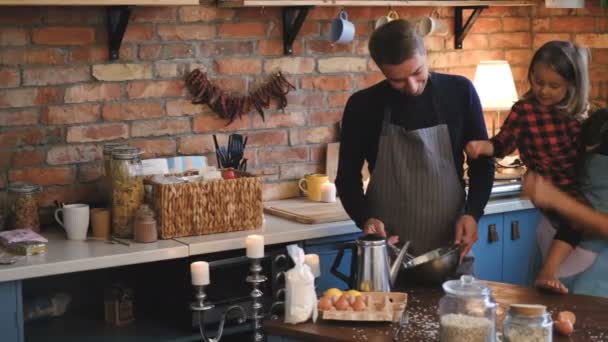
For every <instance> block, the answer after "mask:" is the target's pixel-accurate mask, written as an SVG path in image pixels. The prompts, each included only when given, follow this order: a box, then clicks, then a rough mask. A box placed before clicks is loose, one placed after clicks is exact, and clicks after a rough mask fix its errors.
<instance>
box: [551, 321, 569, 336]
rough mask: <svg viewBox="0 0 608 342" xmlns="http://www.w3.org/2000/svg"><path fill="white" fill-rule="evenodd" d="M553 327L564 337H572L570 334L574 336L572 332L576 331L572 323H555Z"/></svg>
mask: <svg viewBox="0 0 608 342" xmlns="http://www.w3.org/2000/svg"><path fill="white" fill-rule="evenodd" d="M553 326H554V327H555V330H557V332H558V333H559V334H561V335H564V336H570V334H572V332H573V331H574V326H572V323H571V322H570V321H555V323H553Z"/></svg>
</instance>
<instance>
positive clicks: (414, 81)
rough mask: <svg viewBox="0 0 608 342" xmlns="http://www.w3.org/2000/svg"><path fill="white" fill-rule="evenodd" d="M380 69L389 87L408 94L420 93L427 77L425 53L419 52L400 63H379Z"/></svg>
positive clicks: (415, 94)
mask: <svg viewBox="0 0 608 342" xmlns="http://www.w3.org/2000/svg"><path fill="white" fill-rule="evenodd" d="M380 71H382V73H383V74H384V76H386V79H387V80H388V82H389V83H390V85H391V87H393V88H394V89H395V90H397V91H400V92H402V93H404V94H407V95H410V96H418V95H420V94H422V92H423V91H424V87H425V86H426V83H427V81H428V79H429V68H428V66H427V64H426V54H421V53H419V52H416V53H415V54H414V55H413V56H412V57H411V58H409V59H406V60H405V61H403V63H401V64H396V65H391V64H384V65H381V66H380Z"/></svg>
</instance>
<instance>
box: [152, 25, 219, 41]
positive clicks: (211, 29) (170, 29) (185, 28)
mask: <svg viewBox="0 0 608 342" xmlns="http://www.w3.org/2000/svg"><path fill="white" fill-rule="evenodd" d="M157 30H158V35H159V37H160V38H161V39H162V40H207V39H209V38H213V37H214V36H215V26H213V25H201V24H192V25H175V24H172V25H161V26H159V27H158V29H157Z"/></svg>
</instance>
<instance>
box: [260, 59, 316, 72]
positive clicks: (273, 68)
mask: <svg viewBox="0 0 608 342" xmlns="http://www.w3.org/2000/svg"><path fill="white" fill-rule="evenodd" d="M314 69H315V60H314V58H310V57H282V58H266V59H264V72H265V73H267V74H270V73H274V72H277V71H279V70H280V71H282V72H283V73H285V74H288V75H295V74H309V73H312V72H313V71H314Z"/></svg>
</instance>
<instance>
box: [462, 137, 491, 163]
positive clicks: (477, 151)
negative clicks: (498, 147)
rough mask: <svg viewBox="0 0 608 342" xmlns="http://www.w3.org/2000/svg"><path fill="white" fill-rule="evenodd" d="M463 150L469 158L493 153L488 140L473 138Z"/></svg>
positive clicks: (472, 158)
mask: <svg viewBox="0 0 608 342" xmlns="http://www.w3.org/2000/svg"><path fill="white" fill-rule="evenodd" d="M464 151H465V153H466V154H467V157H468V158H469V159H471V160H474V159H478V158H480V157H484V156H485V157H490V156H492V155H493V154H494V145H493V144H492V143H491V142H490V141H488V140H473V141H470V142H469V143H468V144H467V146H465V148H464Z"/></svg>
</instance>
